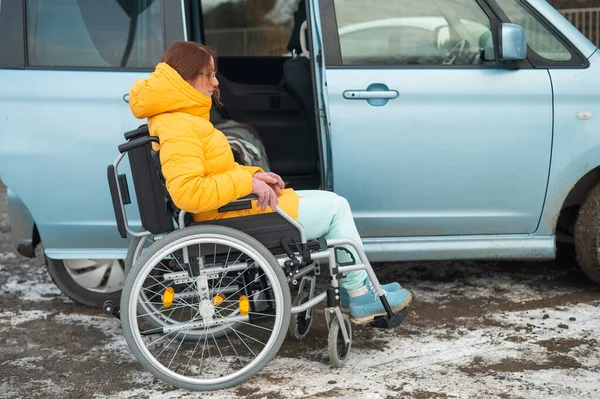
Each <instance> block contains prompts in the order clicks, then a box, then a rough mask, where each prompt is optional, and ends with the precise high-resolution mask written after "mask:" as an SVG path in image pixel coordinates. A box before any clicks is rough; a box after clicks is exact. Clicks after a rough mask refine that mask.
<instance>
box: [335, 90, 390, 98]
mask: <svg viewBox="0 0 600 399" xmlns="http://www.w3.org/2000/svg"><path fill="white" fill-rule="evenodd" d="M396 97H398V92H397V91H396V90H346V91H345V92H344V98H345V99H347V100H372V99H379V98H381V99H386V100H391V99H394V98H396Z"/></svg>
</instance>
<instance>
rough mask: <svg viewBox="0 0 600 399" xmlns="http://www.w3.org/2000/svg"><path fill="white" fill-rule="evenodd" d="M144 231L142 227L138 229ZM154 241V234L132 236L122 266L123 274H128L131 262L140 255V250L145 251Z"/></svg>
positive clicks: (131, 265)
mask: <svg viewBox="0 0 600 399" xmlns="http://www.w3.org/2000/svg"><path fill="white" fill-rule="evenodd" d="M142 231H145V230H144V229H140V232H142ZM153 243H154V236H144V237H133V238H132V239H131V241H130V242H129V248H127V256H126V257H125V264H124V265H123V268H124V269H125V275H126V276H127V274H129V271H130V270H131V268H132V267H133V264H134V263H135V261H136V260H138V259H139V257H140V256H142V252H143V251H145V250H146V249H148V248H149V247H150V245H152V244H153Z"/></svg>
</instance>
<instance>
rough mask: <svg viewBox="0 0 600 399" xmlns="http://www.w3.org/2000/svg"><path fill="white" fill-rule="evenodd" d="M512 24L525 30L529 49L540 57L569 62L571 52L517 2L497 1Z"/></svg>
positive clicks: (509, 0)
mask: <svg viewBox="0 0 600 399" xmlns="http://www.w3.org/2000/svg"><path fill="white" fill-rule="evenodd" d="M496 2H497V3H498V5H499V6H500V8H502V11H504V13H505V14H506V16H507V17H508V18H509V19H510V22H512V23H514V24H517V25H519V26H521V27H522V28H523V29H525V38H526V40H527V44H528V45H529V47H530V48H531V49H532V50H533V51H535V52H536V53H537V54H538V55H539V56H541V57H543V58H545V59H547V60H553V61H568V60H570V59H571V52H570V51H569V50H568V49H567V48H566V47H565V46H564V45H563V44H562V43H561V42H560V41H559V40H558V39H557V38H556V37H555V36H554V35H553V34H552V33H551V32H549V31H548V29H546V28H545V27H544V26H543V25H542V24H541V23H540V22H538V20H536V19H535V17H534V16H533V15H531V14H530V12H529V11H528V10H526V9H525V8H524V7H523V6H522V5H521V4H519V2H518V1H516V0H496Z"/></svg>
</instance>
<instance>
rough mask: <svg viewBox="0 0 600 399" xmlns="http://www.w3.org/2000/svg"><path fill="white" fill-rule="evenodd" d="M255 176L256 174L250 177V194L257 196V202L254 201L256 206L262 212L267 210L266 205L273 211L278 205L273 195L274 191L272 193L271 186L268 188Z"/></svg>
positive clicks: (275, 196)
mask: <svg viewBox="0 0 600 399" xmlns="http://www.w3.org/2000/svg"><path fill="white" fill-rule="evenodd" d="M257 174H258V173H256V174H255V175H254V177H252V194H256V195H258V201H256V204H257V205H258V206H259V207H260V209H261V210H262V211H263V212H264V211H266V210H267V205H268V206H270V207H271V209H272V210H273V211H275V207H276V206H277V204H279V200H278V199H277V194H275V191H273V189H272V188H271V186H269V185H268V184H267V183H265V182H264V181H263V180H261V179H258V178H257V177H256V175H257ZM263 174H264V173H263Z"/></svg>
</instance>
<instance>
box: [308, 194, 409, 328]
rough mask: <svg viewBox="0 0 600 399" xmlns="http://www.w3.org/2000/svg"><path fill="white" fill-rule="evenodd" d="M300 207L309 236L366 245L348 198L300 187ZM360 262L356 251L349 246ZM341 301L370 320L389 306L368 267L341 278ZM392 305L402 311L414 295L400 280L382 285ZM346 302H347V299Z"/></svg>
mask: <svg viewBox="0 0 600 399" xmlns="http://www.w3.org/2000/svg"><path fill="white" fill-rule="evenodd" d="M297 193H298V195H299V196H300V207H299V211H298V222H300V224H302V226H303V227H304V230H305V232H306V237H307V238H308V239H315V238H319V237H325V238H326V239H335V238H350V239H353V240H354V241H356V242H357V243H358V244H359V245H361V246H362V242H361V239H360V235H359V234H358V230H357V229H356V225H355V224H354V218H353V217H352V212H351V210H350V205H349V204H348V201H346V199H345V198H343V197H340V196H338V195H336V194H334V193H331V192H328V191H298V192H297ZM348 249H349V250H350V251H352V254H353V256H354V258H355V259H356V261H357V262H359V261H360V259H359V257H358V255H357V254H356V251H354V249H353V248H348ZM341 285H342V288H343V289H342V290H341V291H342V292H341V294H342V295H341V297H342V298H341V302H342V306H343V307H349V308H350V314H351V315H352V320H354V321H355V322H357V323H367V322H370V321H371V320H373V318H374V317H375V316H382V315H385V314H386V312H385V309H384V308H383V304H382V303H381V300H380V299H379V297H378V295H377V293H376V292H375V289H374V288H373V286H372V285H371V284H370V282H369V281H368V279H367V273H366V271H364V270H359V271H355V272H350V273H348V274H347V275H346V278H345V279H343V280H342V281H341ZM382 287H383V289H384V290H385V292H386V297H387V300H388V303H389V305H390V307H391V308H392V309H393V311H394V312H398V311H400V310H401V309H403V308H404V307H406V306H407V305H408V304H409V303H410V301H411V299H412V295H411V294H410V292H408V291H407V290H405V289H403V288H401V287H400V285H399V284H398V283H391V284H386V285H385V286H382ZM345 301H347V302H346V305H345V304H344V302H345Z"/></svg>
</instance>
